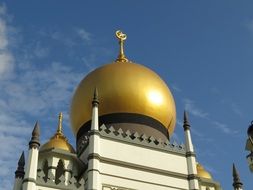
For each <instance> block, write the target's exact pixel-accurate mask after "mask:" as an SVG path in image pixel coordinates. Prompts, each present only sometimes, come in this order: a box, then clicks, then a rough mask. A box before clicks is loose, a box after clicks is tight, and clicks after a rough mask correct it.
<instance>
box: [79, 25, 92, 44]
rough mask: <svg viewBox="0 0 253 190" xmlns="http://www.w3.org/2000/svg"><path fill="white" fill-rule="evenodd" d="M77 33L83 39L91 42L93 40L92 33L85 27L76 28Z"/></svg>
mask: <svg viewBox="0 0 253 190" xmlns="http://www.w3.org/2000/svg"><path fill="white" fill-rule="evenodd" d="M76 32H77V34H78V35H79V36H80V38H81V39H83V40H84V41H86V42H89V41H90V40H91V34H90V33H89V32H87V31H86V30H85V29H83V28H78V29H76Z"/></svg>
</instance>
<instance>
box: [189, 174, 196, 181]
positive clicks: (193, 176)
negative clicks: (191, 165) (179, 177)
mask: <svg viewBox="0 0 253 190" xmlns="http://www.w3.org/2000/svg"><path fill="white" fill-rule="evenodd" d="M187 179H188V180H195V179H197V180H198V179H199V177H198V176H197V175H195V174H189V175H188V177H187Z"/></svg>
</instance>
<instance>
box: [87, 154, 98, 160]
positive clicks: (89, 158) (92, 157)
mask: <svg viewBox="0 0 253 190" xmlns="http://www.w3.org/2000/svg"><path fill="white" fill-rule="evenodd" d="M91 159H97V160H99V161H100V155H99V154H97V153H91V154H89V155H88V160H91Z"/></svg>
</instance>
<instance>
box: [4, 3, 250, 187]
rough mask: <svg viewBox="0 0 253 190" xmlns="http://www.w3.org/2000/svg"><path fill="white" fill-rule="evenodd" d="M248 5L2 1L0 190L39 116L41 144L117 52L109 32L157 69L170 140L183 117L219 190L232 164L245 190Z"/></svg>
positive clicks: (228, 180) (179, 133) (179, 134)
mask: <svg viewBox="0 0 253 190" xmlns="http://www.w3.org/2000/svg"><path fill="white" fill-rule="evenodd" d="M252 8H253V2H252V1H240V2H239V1H218V0H217V1H156V2H155V3H154V1H144V0H139V1H128V2H126V1H120V0H119V1H75V3H73V2H72V3H70V2H69V1H47V0H45V1H26V3H24V2H21V1H14V0H10V1H2V2H1V3H0V89H1V93H0V142H1V143H0V151H1V154H0V165H1V170H0V184H1V186H2V187H0V189H11V188H10V184H12V182H13V179H14V171H15V170H16V166H17V160H18V158H19V156H20V154H21V151H22V150H25V151H27V149H28V147H27V144H28V142H29V140H30V135H31V130H32V128H33V125H34V123H35V122H36V121H37V120H39V122H40V125H41V133H42V137H41V141H42V142H45V141H46V140H47V139H48V138H49V137H50V136H51V135H52V134H53V133H54V131H55V130H56V126H57V115H58V113H59V112H60V111H62V112H63V113H64V119H65V120H64V132H65V134H66V135H67V136H68V138H69V140H70V142H71V143H72V144H73V145H75V139H74V136H73V134H72V132H71V129H70V127H69V119H68V113H69V106H70V100H71V97H72V95H73V91H74V89H75V87H76V86H77V85H78V83H79V82H80V81H81V79H82V78H83V77H84V76H85V75H86V74H87V73H88V72H89V71H91V70H93V69H94V68H97V67H99V66H102V65H104V64H106V63H109V62H111V61H112V60H114V59H115V58H116V56H117V51H118V44H117V41H116V39H115V36H114V33H115V31H116V30H117V29H122V30H123V31H124V32H125V33H127V35H128V39H127V42H126V54H127V56H128V58H129V59H130V60H132V61H135V62H138V63H141V64H143V65H145V66H147V67H149V68H151V69H153V70H154V71H156V72H157V73H158V74H159V75H160V76H161V77H162V78H163V79H164V80H165V81H166V83H167V84H168V85H169V87H170V89H171V91H172V93H173V95H174V98H175V101H176V107H177V127H176V130H175V135H174V139H175V140H177V141H179V142H183V141H184V137H183V130H182V126H181V125H182V117H183V110H184V109H187V110H188V111H189V116H190V122H191V125H192V137H193V142H194V145H195V148H196V153H197V160H198V161H199V162H200V163H202V164H203V165H204V166H205V168H206V169H208V170H209V171H210V172H211V173H212V175H213V177H214V179H215V180H217V181H219V182H220V183H221V184H222V187H223V189H232V174H231V171H232V163H233V162H235V164H236V166H237V169H238V170H239V173H240V176H241V179H242V182H243V183H244V188H245V189H250V187H252V186H253V184H252V174H250V172H249V169H248V167H247V162H246V158H245V156H246V155H247V152H245V151H244V146H245V141H246V130H247V127H248V125H249V124H250V121H251V120H252V119H253V116H252V113H253V112H252V94H253V88H252V71H253V64H252V60H253V53H252V50H253V11H252Z"/></svg>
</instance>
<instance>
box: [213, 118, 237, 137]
mask: <svg viewBox="0 0 253 190" xmlns="http://www.w3.org/2000/svg"><path fill="white" fill-rule="evenodd" d="M213 124H214V125H215V126H216V127H217V128H218V129H219V130H221V131H222V132H223V133H225V134H228V135H231V134H236V133H237V131H235V130H232V129H231V128H229V127H228V126H227V125H226V124H224V123H221V122H218V121H213Z"/></svg>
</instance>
